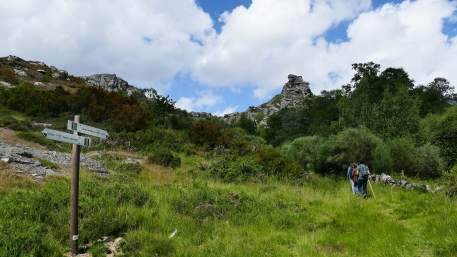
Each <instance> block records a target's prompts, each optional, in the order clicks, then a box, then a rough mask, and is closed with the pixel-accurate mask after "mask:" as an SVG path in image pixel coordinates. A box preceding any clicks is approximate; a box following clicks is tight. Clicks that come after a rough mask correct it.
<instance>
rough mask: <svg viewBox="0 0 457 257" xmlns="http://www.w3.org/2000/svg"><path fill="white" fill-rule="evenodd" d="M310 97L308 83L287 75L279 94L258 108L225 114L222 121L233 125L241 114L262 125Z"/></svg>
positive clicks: (300, 78)
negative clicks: (274, 115) (272, 116)
mask: <svg viewBox="0 0 457 257" xmlns="http://www.w3.org/2000/svg"><path fill="white" fill-rule="evenodd" d="M310 96H312V92H311V89H310V88H309V83H308V82H306V81H303V78H302V77H301V76H297V75H293V74H289V76H288V81H287V83H286V84H285V85H284V86H283V88H282V91H281V93H280V94H278V95H276V96H275V97H273V98H272V99H271V100H270V101H268V102H266V103H264V104H262V105H260V106H257V107H254V106H251V107H249V108H248V110H246V111H245V112H241V113H240V112H237V113H231V114H227V115H225V116H224V120H225V121H227V122H228V123H234V122H236V121H237V120H238V119H239V118H240V117H241V115H242V114H245V115H246V117H247V118H249V119H251V120H254V121H257V122H259V123H260V124H262V123H265V121H266V118H268V116H270V115H272V114H274V113H276V112H278V111H280V110H282V109H284V108H294V107H297V106H298V105H300V104H302V103H303V102H304V100H305V99H306V98H308V97H310Z"/></svg>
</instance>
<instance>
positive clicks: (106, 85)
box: [81, 74, 158, 99]
mask: <svg viewBox="0 0 457 257" xmlns="http://www.w3.org/2000/svg"><path fill="white" fill-rule="evenodd" d="M81 78H82V79H84V81H85V82H86V84H87V85H88V86H94V87H99V88H102V89H104V90H106V91H109V92H126V93H127V95H132V94H135V93H136V94H139V95H143V96H144V97H146V98H148V99H153V98H155V97H157V96H158V93H157V91H156V90H155V89H153V88H147V89H140V88H137V87H135V86H132V85H130V84H129V83H128V82H127V81H125V80H123V79H122V78H120V77H118V76H117V75H116V74H94V75H90V76H85V77H81Z"/></svg>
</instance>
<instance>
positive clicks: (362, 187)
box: [357, 161, 370, 197]
mask: <svg viewBox="0 0 457 257" xmlns="http://www.w3.org/2000/svg"><path fill="white" fill-rule="evenodd" d="M357 170H358V172H359V176H358V181H357V187H358V191H359V194H361V195H362V196H363V197H367V196H368V192H367V183H368V176H369V175H370V170H369V169H368V166H367V165H366V164H365V162H364V161H361V162H360V164H359V166H358V167H357Z"/></svg>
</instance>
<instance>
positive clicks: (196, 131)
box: [189, 121, 223, 148]
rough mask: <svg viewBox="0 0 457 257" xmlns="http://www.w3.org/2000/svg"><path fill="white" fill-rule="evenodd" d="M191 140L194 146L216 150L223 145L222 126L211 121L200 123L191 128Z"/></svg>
mask: <svg viewBox="0 0 457 257" xmlns="http://www.w3.org/2000/svg"><path fill="white" fill-rule="evenodd" d="M189 133H190V138H191V140H192V142H193V143H194V144H197V145H201V146H203V145H207V146H209V147H211V148H214V147H215V146H217V145H221V144H222V143H223V141H222V126H220V125H218V124H215V123H212V122H210V121H198V122H197V123H195V124H193V125H192V127H191V128H190V132H189Z"/></svg>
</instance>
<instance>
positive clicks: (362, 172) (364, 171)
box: [359, 164, 369, 179]
mask: <svg viewBox="0 0 457 257" xmlns="http://www.w3.org/2000/svg"><path fill="white" fill-rule="evenodd" d="M368 172H369V170H368V167H367V165H365V164H359V179H362V178H366V177H368Z"/></svg>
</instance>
